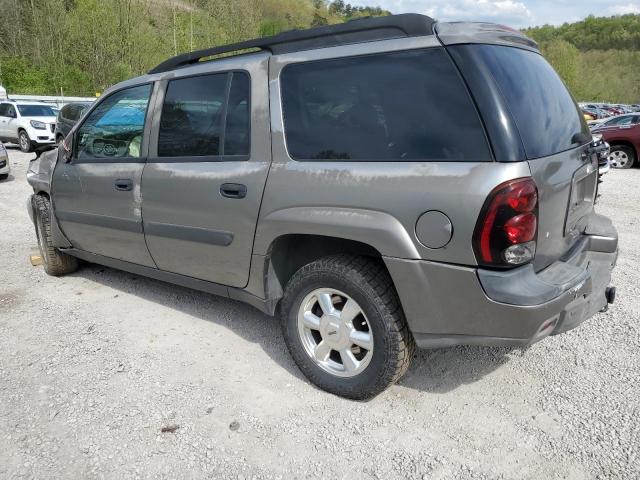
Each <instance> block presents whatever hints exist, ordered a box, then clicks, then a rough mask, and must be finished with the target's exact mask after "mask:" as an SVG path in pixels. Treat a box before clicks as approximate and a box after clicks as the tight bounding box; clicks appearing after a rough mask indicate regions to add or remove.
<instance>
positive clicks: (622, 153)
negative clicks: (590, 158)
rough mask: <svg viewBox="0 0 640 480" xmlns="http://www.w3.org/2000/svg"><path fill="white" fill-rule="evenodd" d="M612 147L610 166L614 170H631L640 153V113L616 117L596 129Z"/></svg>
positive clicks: (595, 131) (594, 130) (594, 131)
mask: <svg viewBox="0 0 640 480" xmlns="http://www.w3.org/2000/svg"><path fill="white" fill-rule="evenodd" d="M593 133H594V134H596V133H597V134H600V135H602V137H603V138H604V140H605V141H606V142H607V143H608V144H609V145H611V153H610V154H609V164H610V165H611V166H612V167H613V168H631V167H632V166H633V165H634V164H635V163H636V162H637V161H638V154H639V153H640V113H629V114H627V115H620V116H618V117H614V118H612V119H610V120H607V121H606V122H604V123H602V124H600V125H598V126H597V127H594V129H593Z"/></svg>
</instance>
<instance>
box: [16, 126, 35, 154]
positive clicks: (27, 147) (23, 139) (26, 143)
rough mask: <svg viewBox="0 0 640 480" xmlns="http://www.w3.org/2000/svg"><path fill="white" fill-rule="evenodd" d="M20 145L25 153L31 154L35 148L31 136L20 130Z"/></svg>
mask: <svg viewBox="0 0 640 480" xmlns="http://www.w3.org/2000/svg"><path fill="white" fill-rule="evenodd" d="M18 145H20V151H22V152H24V153H30V152H31V150H32V148H33V147H32V145H31V139H30V138H29V134H28V133H27V132H25V131H24V130H20V133H19V134H18Z"/></svg>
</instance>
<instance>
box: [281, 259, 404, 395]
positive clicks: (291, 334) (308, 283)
mask: <svg viewBox="0 0 640 480" xmlns="http://www.w3.org/2000/svg"><path fill="white" fill-rule="evenodd" d="M281 321H282V331H283V334H284V338H285V342H286V344H287V347H288V349H289V352H290V353H291V356H292V357H293V359H294V361H295V362H296V364H297V365H298V367H299V368H300V370H301V371H302V373H304V375H305V376H306V377H307V378H308V379H309V380H310V381H311V382H312V383H314V384H315V385H317V386H318V387H320V388H322V389H323V390H326V391H328V392H330V393H333V394H335V395H339V396H342V397H346V398H351V399H355V400H365V399H368V398H371V397H373V396H375V395H377V394H378V393H380V392H382V391H383V390H384V389H386V388H387V387H388V386H390V385H391V384H393V383H395V382H397V381H398V380H399V379H400V378H401V377H402V376H403V375H404V374H405V372H406V371H407V369H408V368H409V364H410V362H411V359H412V358H413V354H414V351H415V342H414V340H413V337H412V335H411V333H410V332H409V328H408V326H407V323H406V320H405V318H404V313H403V311H402V307H401V306H400V301H399V299H398V295H397V293H396V291H395V288H394V286H393V282H392V280H391V277H390V276H389V274H388V272H387V271H386V270H385V268H384V266H383V264H382V263H381V262H379V261H375V260H373V259H369V258H366V257H357V256H352V255H335V256H331V257H326V258H322V259H320V260H317V261H315V262H312V263H310V264H308V265H306V266H304V267H302V268H301V269H300V270H298V271H297V272H296V273H295V274H294V275H293V277H292V278H291V280H290V281H289V283H288V284H287V286H286V289H285V293H284V297H283V299H282V303H281Z"/></svg>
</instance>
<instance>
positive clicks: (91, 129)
mask: <svg viewBox="0 0 640 480" xmlns="http://www.w3.org/2000/svg"><path fill="white" fill-rule="evenodd" d="M150 95H151V85H140V86H137V87H132V88H127V89H125V90H120V91H118V92H116V93H114V94H112V95H110V96H109V97H108V98H107V99H105V100H104V101H103V102H101V103H100V105H98V106H97V107H96V108H95V110H93V112H91V115H89V117H88V118H87V119H86V121H85V122H84V123H83V124H82V126H81V127H80V129H79V130H78V143H77V152H78V153H77V158H78V159H79V160H85V161H92V160H98V161H106V160H109V159H119V158H138V157H140V148H141V145H142V137H143V133H144V124H145V117H146V114H147V105H148V104H149V96H150Z"/></svg>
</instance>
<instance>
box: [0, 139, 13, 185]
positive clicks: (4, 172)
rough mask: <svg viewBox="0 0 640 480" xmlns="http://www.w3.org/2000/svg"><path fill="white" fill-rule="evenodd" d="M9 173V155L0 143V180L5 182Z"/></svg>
mask: <svg viewBox="0 0 640 480" xmlns="http://www.w3.org/2000/svg"><path fill="white" fill-rule="evenodd" d="M10 171H11V167H10V166H9V153H8V152H7V149H6V148H5V146H4V145H3V144H2V142H0V180H5V179H6V178H7V177H8V176H9V172H10Z"/></svg>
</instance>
